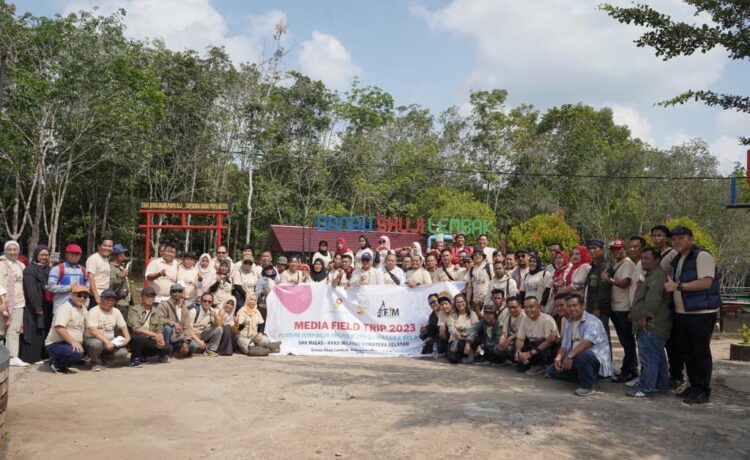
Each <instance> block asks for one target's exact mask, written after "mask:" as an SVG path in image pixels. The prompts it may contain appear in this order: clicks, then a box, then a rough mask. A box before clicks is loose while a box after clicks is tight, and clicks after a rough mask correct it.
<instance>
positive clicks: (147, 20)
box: [65, 0, 286, 63]
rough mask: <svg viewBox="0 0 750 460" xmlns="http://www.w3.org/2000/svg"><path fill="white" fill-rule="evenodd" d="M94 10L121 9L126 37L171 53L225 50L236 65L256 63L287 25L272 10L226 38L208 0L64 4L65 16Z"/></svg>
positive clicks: (81, 0) (79, 0)
mask: <svg viewBox="0 0 750 460" xmlns="http://www.w3.org/2000/svg"><path fill="white" fill-rule="evenodd" d="M94 6H99V8H100V12H101V13H102V14H112V13H114V12H115V11H117V9H119V8H124V9H125V10H126V11H127V15H126V17H125V25H126V27H127V31H126V34H127V35H128V36H129V37H132V38H136V39H147V38H148V39H154V38H161V39H163V40H164V43H165V44H166V45H167V47H169V48H171V49H174V50H184V49H195V50H197V51H199V52H202V51H203V50H205V49H206V48H207V47H209V46H224V47H225V48H226V50H227V52H228V53H229V55H230V56H231V57H232V60H233V61H234V62H237V63H239V62H257V61H259V60H260V59H261V58H262V55H263V52H264V44H265V43H266V42H267V41H270V39H271V37H272V35H273V30H274V26H275V24H276V23H277V22H278V21H284V22H286V14H285V13H284V12H282V11H278V10H272V11H269V12H267V13H265V14H262V15H259V16H250V17H249V18H248V22H247V31H246V32H244V33H242V34H237V35H229V34H228V28H227V24H226V21H225V20H224V18H223V17H222V16H221V14H220V13H219V12H218V11H216V9H215V8H214V7H213V6H212V5H211V2H210V1H209V0H98V1H97V0H74V1H72V2H69V3H68V4H67V6H66V8H65V12H66V13H70V12H77V11H79V10H91V9H92V8H93V7H94Z"/></svg>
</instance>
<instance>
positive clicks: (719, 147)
mask: <svg viewBox="0 0 750 460" xmlns="http://www.w3.org/2000/svg"><path fill="white" fill-rule="evenodd" d="M708 145H709V149H710V150H711V153H712V154H713V155H714V156H715V157H716V158H718V159H719V172H721V173H724V174H726V173H730V172H731V171H732V170H733V169H734V163H735V162H738V161H739V162H740V163H741V164H743V165H744V164H745V159H746V154H745V152H747V149H748V147H747V146H744V145H740V141H739V140H738V139H737V138H736V137H732V136H720V137H718V138H716V139H714V140H713V141H712V142H709V143H708Z"/></svg>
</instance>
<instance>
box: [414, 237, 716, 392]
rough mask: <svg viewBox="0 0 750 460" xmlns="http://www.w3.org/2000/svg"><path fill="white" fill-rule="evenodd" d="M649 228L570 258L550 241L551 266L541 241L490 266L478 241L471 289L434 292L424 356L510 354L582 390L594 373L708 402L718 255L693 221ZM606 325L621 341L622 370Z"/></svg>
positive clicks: (630, 387) (479, 358)
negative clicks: (698, 238) (540, 251)
mask: <svg viewBox="0 0 750 460" xmlns="http://www.w3.org/2000/svg"><path fill="white" fill-rule="evenodd" d="M650 236H651V239H652V241H653V245H652V246H647V243H646V240H645V239H644V238H643V237H641V236H634V237H632V238H630V239H629V241H627V242H626V241H624V240H623V239H621V238H615V239H613V240H612V241H611V242H609V244H605V242H604V241H602V240H599V239H590V240H588V241H587V242H586V244H585V245H582V246H577V247H575V248H573V250H572V251H571V254H570V255H569V254H568V252H567V251H566V250H565V249H564V248H563V247H562V246H561V245H559V244H554V245H552V246H551V247H550V253H551V260H550V265H549V266H547V267H546V268H545V267H544V265H543V263H542V261H541V260H540V257H539V256H538V255H537V254H536V253H535V252H534V251H533V250H520V251H516V252H515V253H513V254H511V253H506V254H502V253H500V252H495V253H493V256H492V260H493V262H492V269H493V275H491V274H490V269H489V265H488V264H487V263H486V262H485V259H486V258H487V256H486V255H485V254H484V253H483V250H482V248H479V247H477V248H475V249H474V251H473V255H472V257H473V259H474V264H473V266H471V267H470V268H469V269H468V271H467V272H466V274H465V280H466V281H467V288H466V292H465V293H461V294H458V295H456V296H455V297H453V298H451V297H450V295H448V294H447V293H437V294H432V295H431V296H430V297H429V299H428V301H429V303H430V306H431V308H432V310H433V311H432V313H431V315H430V318H429V322H428V324H427V325H426V326H425V327H423V328H422V330H421V338H422V339H423V340H424V341H425V342H424V343H425V345H424V348H423V350H422V353H423V354H429V353H433V354H434V355H440V354H444V355H445V356H446V357H447V359H448V360H449V361H450V362H451V363H459V362H461V361H464V362H467V361H468V362H474V363H476V362H489V363H504V362H508V363H514V364H515V365H516V366H517V368H518V370H519V371H525V372H526V373H528V374H537V373H539V374H541V373H546V374H547V375H548V376H549V377H551V378H554V379H562V380H570V381H575V382H577V383H578V388H577V389H576V390H575V394H576V395H580V396H586V395H589V394H592V393H593V391H594V384H595V381H596V380H597V378H611V380H612V381H614V382H618V383H624V384H625V386H626V390H625V393H626V394H627V395H628V396H632V397H636V398H646V397H650V396H653V395H656V394H664V393H667V392H668V391H669V390H670V388H671V389H675V390H677V391H676V396H677V397H679V398H681V399H683V401H685V402H686V403H689V404H701V403H705V402H707V401H709V399H710V395H711V386H710V383H711V372H712V357H711V347H710V341H711V335H712V333H713V330H714V327H715V324H716V320H717V312H718V309H719V308H720V307H721V296H720V276H719V273H718V270H717V268H716V261H715V259H714V257H713V256H712V255H711V254H710V253H708V252H707V251H705V250H702V249H701V248H700V247H699V246H697V245H696V244H695V241H694V237H693V232H692V230H691V229H690V228H687V227H684V226H677V227H675V228H672V229H669V228H667V227H666V226H664V225H657V226H655V227H654V228H652V229H651V233H650ZM605 248H606V249H608V250H609V253H610V257H605ZM445 260H446V261H448V256H447V254H446V257H445ZM610 322H611V323H612V324H613V325H614V327H615V331H616V334H617V339H618V341H619V342H620V344H621V345H622V347H623V350H624V358H623V360H622V365H621V367H620V370H619V372H614V371H613V365H612V347H611V339H610V329H609V324H610ZM685 372H687V380H688V381H687V384H686V382H685V381H684V379H685Z"/></svg>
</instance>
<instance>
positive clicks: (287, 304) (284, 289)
mask: <svg viewBox="0 0 750 460" xmlns="http://www.w3.org/2000/svg"><path fill="white" fill-rule="evenodd" d="M273 292H274V294H276V296H277V297H278V298H279V300H280V301H281V304H282V305H283V306H284V308H286V309H287V310H288V311H289V313H293V314H295V315H301V314H302V313H304V312H305V311H307V309H308V308H310V305H312V289H310V286H306V285H302V286H275V287H274V288H273Z"/></svg>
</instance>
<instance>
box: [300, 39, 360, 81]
mask: <svg viewBox="0 0 750 460" xmlns="http://www.w3.org/2000/svg"><path fill="white" fill-rule="evenodd" d="M299 66H300V70H301V71H302V72H303V73H304V74H306V75H308V76H310V77H311V78H313V79H316V80H321V81H323V83H325V84H326V85H327V86H329V87H331V88H333V89H338V90H344V89H346V88H348V87H349V85H350V84H351V82H352V79H353V78H354V77H355V76H360V75H362V68H361V67H360V66H358V65H357V64H355V63H354V61H353V59H352V56H351V54H350V53H349V51H347V49H346V48H345V47H344V45H343V44H342V43H341V42H340V41H339V40H338V39H337V38H336V37H334V36H332V35H327V34H324V33H321V32H318V31H317V30H316V31H313V33H312V36H311V37H310V39H309V40H306V41H304V42H302V44H301V45H300V47H299Z"/></svg>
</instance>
